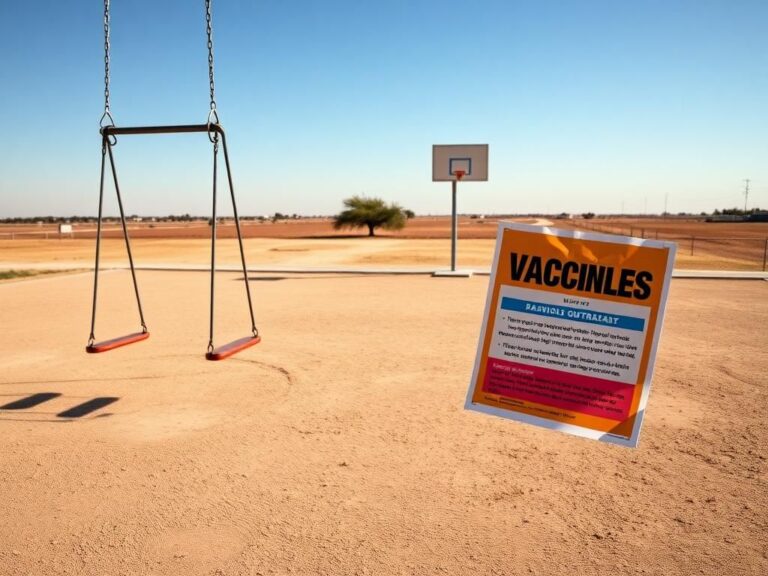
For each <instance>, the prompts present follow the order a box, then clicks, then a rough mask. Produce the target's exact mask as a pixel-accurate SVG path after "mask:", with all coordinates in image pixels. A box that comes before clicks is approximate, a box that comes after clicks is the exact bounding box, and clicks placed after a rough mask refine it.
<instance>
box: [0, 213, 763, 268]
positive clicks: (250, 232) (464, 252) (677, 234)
mask: <svg viewBox="0 0 768 576" xmlns="http://www.w3.org/2000/svg"><path fill="white" fill-rule="evenodd" d="M514 220H515V221H520V222H528V223H534V222H539V223H545V222H546V223H549V224H553V225H554V226H556V227H562V228H571V229H574V228H575V229H580V230H595V231H599V232H608V233H620V234H626V235H631V236H632V235H634V236H642V237H646V238H658V239H662V240H672V241H675V242H677V244H678V255H677V260H676V262H675V266H676V267H677V268H683V269H716V270H753V271H759V270H764V269H765V266H766V257H768V223H760V222H755V223H742V224H738V223H707V222H703V221H701V220H690V221H689V220H676V219H675V220H673V219H662V218H656V219H654V218H643V219H631V218H622V219H612V220H611V219H602V218H601V219H597V220H583V219H574V220H565V219H564V220H556V221H554V222H553V221H548V220H543V219H536V218H516V219H514ZM497 223H498V219H496V218H482V219H481V218H469V217H462V218H460V220H459V245H458V250H459V257H458V262H459V265H460V266H464V267H473V266H474V267H484V268H488V267H489V266H490V263H491V258H492V255H493V244H494V241H495V238H496V231H497ZM74 229H75V236H74V238H70V237H64V238H62V239H59V238H58V233H57V232H56V227H55V226H53V225H40V226H37V225H0V266H3V265H4V264H9V263H20V262H26V261H29V262H35V263H40V262H45V261H52V262H56V263H58V264H59V265H64V264H65V263H70V264H72V265H73V266H74V267H77V266H83V265H84V264H87V265H88V266H92V265H93V258H94V240H93V239H94V238H95V235H96V229H95V226H94V225H93V224H78V225H75V227H74ZM129 230H130V235H131V238H132V239H133V245H134V249H135V255H136V261H137V263H148V264H153V263H169V262H170V263H174V262H175V263H182V264H205V263H206V262H208V261H210V244H209V240H208V238H209V236H210V232H211V231H210V227H209V226H208V224H207V223H206V222H205V221H198V222H191V223H151V222H139V223H131V224H130V226H129ZM218 230H219V237H220V238H222V239H223V241H222V242H221V243H220V244H219V246H220V250H221V251H220V261H221V262H222V263H225V264H237V263H238V262H239V256H238V253H237V249H236V248H237V245H236V244H235V243H234V242H232V239H234V238H235V237H236V236H235V227H234V225H233V224H232V222H231V221H230V222H227V223H225V224H223V225H221V226H219V227H218ZM242 230H243V235H244V237H245V238H246V254H247V256H248V263H249V264H250V265H253V266H254V267H264V266H274V265H285V266H305V265H315V266H328V265H335V266H367V265H370V266H387V265H391V266H408V265H412V266H437V267H445V266H447V265H449V264H450V230H451V226H450V218H448V217H417V218H415V219H413V220H410V221H409V223H408V225H407V226H406V228H405V229H403V230H400V231H397V232H388V231H386V230H380V231H378V232H377V236H378V237H376V238H366V237H364V236H362V237H361V236H360V234H359V233H357V232H355V231H343V232H339V231H336V230H334V229H333V227H332V225H331V221H330V220H329V219H304V220H288V221H278V222H275V223H272V222H265V223H256V222H244V223H243V228H242ZM46 235H47V238H46ZM103 236H104V238H105V242H104V248H105V250H104V257H105V260H104V262H105V263H107V264H109V263H122V262H125V261H126V257H125V248H124V244H123V240H122V230H121V228H120V227H119V225H117V224H115V223H110V224H107V225H105V229H104V232H103Z"/></svg>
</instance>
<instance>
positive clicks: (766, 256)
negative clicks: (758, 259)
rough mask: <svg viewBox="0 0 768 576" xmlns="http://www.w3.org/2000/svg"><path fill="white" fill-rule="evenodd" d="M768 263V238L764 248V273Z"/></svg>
mask: <svg viewBox="0 0 768 576" xmlns="http://www.w3.org/2000/svg"><path fill="white" fill-rule="evenodd" d="M766 261H768V238H766V239H765V245H764V246H763V272H765V265H766Z"/></svg>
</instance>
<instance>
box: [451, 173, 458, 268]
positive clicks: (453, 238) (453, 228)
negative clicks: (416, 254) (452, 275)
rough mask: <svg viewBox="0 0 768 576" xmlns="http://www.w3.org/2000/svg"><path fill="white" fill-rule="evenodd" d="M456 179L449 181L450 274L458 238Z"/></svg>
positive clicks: (454, 261) (453, 266)
mask: <svg viewBox="0 0 768 576" xmlns="http://www.w3.org/2000/svg"><path fill="white" fill-rule="evenodd" d="M457 181H458V178H454V179H453V181H451V196H452V217H451V272H456V243H457V241H458V238H459V226H458V224H459V222H458V221H459V215H458V213H457V212H456V182H457Z"/></svg>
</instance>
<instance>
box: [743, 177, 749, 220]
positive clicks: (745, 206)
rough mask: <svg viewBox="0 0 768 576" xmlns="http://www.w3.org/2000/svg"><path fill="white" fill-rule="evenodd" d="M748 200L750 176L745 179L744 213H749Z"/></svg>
mask: <svg viewBox="0 0 768 576" xmlns="http://www.w3.org/2000/svg"><path fill="white" fill-rule="evenodd" d="M747 200H749V178H745V179H744V215H745V216H746V214H747Z"/></svg>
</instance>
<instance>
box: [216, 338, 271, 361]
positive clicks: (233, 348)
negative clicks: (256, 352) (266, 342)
mask: <svg viewBox="0 0 768 576" xmlns="http://www.w3.org/2000/svg"><path fill="white" fill-rule="evenodd" d="M259 342H261V336H246V337H245V338H240V339H239V340H233V341H232V342H230V343H229V344H224V345H223V346H219V347H218V348H214V349H213V350H211V351H210V352H208V353H207V354H206V355H205V359H206V360H224V359H225V358H229V357H230V356H232V355H234V354H237V353H238V352H240V351H241V350H245V349H246V348H250V347H251V346H255V345H256V344H258V343H259Z"/></svg>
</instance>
